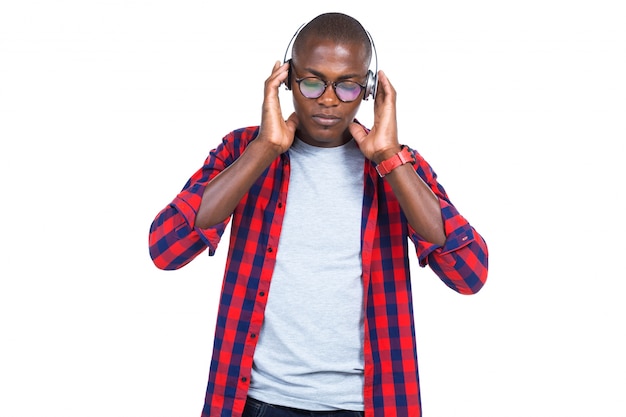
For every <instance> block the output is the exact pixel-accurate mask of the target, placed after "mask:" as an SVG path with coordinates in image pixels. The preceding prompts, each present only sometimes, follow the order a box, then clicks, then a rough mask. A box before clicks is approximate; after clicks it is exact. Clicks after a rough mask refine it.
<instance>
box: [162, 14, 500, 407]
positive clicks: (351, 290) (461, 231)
mask: <svg viewBox="0 0 626 417" xmlns="http://www.w3.org/2000/svg"><path fill="white" fill-rule="evenodd" d="M372 46H373V43H372V40H371V38H370V36H369V34H368V33H367V32H366V31H365V29H364V28H363V27H362V26H361V24H360V23H359V22H358V21H356V20H355V19H353V18H351V17H349V16H346V15H344V14H340V13H327V14H323V15H320V16H318V17H316V18H315V19H313V20H312V21H311V22H309V23H308V24H307V25H306V26H304V27H303V28H302V29H301V30H300V31H299V32H298V33H297V37H296V38H295V41H294V42H293V48H292V58H291V59H290V60H288V61H287V62H284V63H282V64H281V63H280V62H277V63H276V64H275V65H274V68H273V69H272V73H271V75H270V76H269V78H268V79H267V80H266V82H265V97H264V101H263V108H262V114H261V124H260V126H258V127H249V128H243V129H239V130H235V131H233V132H231V133H229V134H228V135H227V136H226V137H224V139H223V140H222V143H221V144H220V145H219V146H217V147H216V148H215V149H214V150H213V151H211V153H210V154H209V156H208V157H207V159H206V161H205V163H204V165H203V166H202V168H200V169H199V170H198V171H197V172H196V173H195V174H194V175H193V176H192V177H191V178H190V179H189V180H188V182H187V183H186V185H185V186H184V188H183V190H182V191H181V192H180V193H179V194H178V195H177V196H176V197H175V198H174V200H173V201H172V202H171V203H170V204H169V205H168V206H167V207H165V208H164V209H163V210H162V211H161V212H160V213H159V214H158V215H157V216H156V218H155V219H154V221H153V223H152V226H151V229H150V254H151V256H152V259H153V261H154V263H155V265H156V266H157V267H159V268H162V269H178V268H181V267H182V266H184V265H186V264H187V263H188V262H190V261H191V260H192V259H194V258H195V257H196V256H197V255H198V254H200V253H201V252H203V251H204V250H206V249H207V248H208V251H209V254H210V255H212V254H213V253H214V252H215V250H216V247H217V244H218V242H219V241H220V238H221V236H222V233H223V232H224V230H225V227H226V224H227V222H229V221H232V227H231V240H230V248H229V253H228V258H227V264H226V272H225V275H224V282H223V287H222V294H221V299H220V306H219V311H218V319H217V325H216V333H215V341H214V350H213V359H212V362H211V370H210V376H209V382H208V387H207V395H206V400H205V406H204V410H203V413H202V416H203V417H208V416H211V417H216V416H240V415H242V413H243V415H244V416H256V415H263V416H269V417H271V416H287V415H289V416H295V415H312V413H314V414H315V415H324V416H326V415H328V416H331V415H332V416H334V415H337V416H344V415H345V416H348V415H365V416H381V417H382V416H385V417H389V416H419V415H421V406H420V390H419V383H418V369H417V357H416V350H415V338H414V322H413V311H412V295H411V287H410V276H409V260H408V256H409V255H408V252H409V247H408V241H409V240H410V241H412V242H413V244H414V246H415V249H416V252H417V257H418V259H419V262H420V265H421V266H426V265H429V266H430V268H431V269H432V270H433V271H434V272H435V273H436V274H437V275H438V276H439V277H440V278H441V279H442V280H443V282H444V283H445V284H447V285H448V286H449V287H451V288H452V289H453V290H455V291H458V292H460V293H463V294H471V293H475V292H477V291H478V290H479V289H480V288H481V287H482V286H483V284H484V283H485V280H486V278H487V258H488V253H487V246H486V244H485V241H484V240H483V238H482V237H481V236H480V235H479V234H478V233H477V232H476V230H474V228H473V227H472V226H471V225H470V224H469V223H468V222H467V221H466V220H465V219H464V218H463V217H462V216H461V215H460V214H459V213H458V211H457V210H456V209H455V207H454V206H453V205H452V204H451V202H450V199H449V198H448V196H447V194H446V192H445V190H444V188H443V187H442V186H441V185H440V184H439V183H438V182H437V179H436V175H435V173H434V172H433V170H432V169H431V167H430V165H429V164H428V163H427V162H426V161H425V160H424V159H423V158H422V157H421V156H420V155H419V154H418V153H417V152H416V151H415V150H412V149H410V148H408V147H406V146H403V145H401V144H400V142H399V138H398V132H397V125H396V92H395V90H394V88H393V86H392V85H391V83H390V82H389V79H388V78H387V76H386V75H385V74H384V73H383V72H382V71H378V73H377V74H374V73H373V72H371V71H368V69H369V63H370V61H371V59H372V55H373V53H375V51H373V48H372ZM282 83H285V84H286V85H287V86H288V88H290V89H291V90H292V91H293V103H294V109H295V112H294V113H293V114H291V115H290V116H289V117H288V119H287V120H284V118H283V115H282V112H281V108H280V103H279V100H278V88H279V87H280V85H281V84H282ZM375 87H377V88H375ZM370 95H375V102H374V112H375V117H374V125H373V126H372V127H371V129H367V128H366V127H364V126H362V125H361V124H359V123H358V122H357V121H356V119H355V116H356V114H357V111H358V109H359V106H360V103H361V100H362V99H366V98H368V96H370ZM244 409H245V410H244Z"/></svg>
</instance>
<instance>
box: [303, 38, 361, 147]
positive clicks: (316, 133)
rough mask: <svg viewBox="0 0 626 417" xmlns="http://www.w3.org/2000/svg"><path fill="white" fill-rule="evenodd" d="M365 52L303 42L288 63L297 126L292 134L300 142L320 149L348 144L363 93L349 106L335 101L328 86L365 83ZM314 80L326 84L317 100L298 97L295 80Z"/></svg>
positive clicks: (357, 47)
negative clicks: (349, 82)
mask: <svg viewBox="0 0 626 417" xmlns="http://www.w3.org/2000/svg"><path fill="white" fill-rule="evenodd" d="M367 53H368V51H367V49H366V48H365V47H364V46H363V45H360V44H354V43H348V44H346V43H342V44H338V43H336V42H333V41H329V40H317V39H311V40H309V41H307V42H306V43H305V44H304V45H303V47H302V48H301V49H300V51H299V52H298V53H297V55H295V56H294V57H293V60H292V68H291V69H292V79H291V88H292V91H293V104H294V109H295V111H296V113H297V115H298V120H299V121H300V124H299V125H298V128H297V131H296V134H297V136H298V137H299V138H300V139H301V140H302V141H304V142H306V143H308V144H310V145H313V146H320V147H333V146H339V145H342V144H344V143H346V142H347V141H348V140H350V138H351V135H350V132H349V131H348V126H349V125H350V123H352V121H353V120H354V117H355V116H356V113H357V111H358V110H359V106H360V105H361V102H362V100H363V91H362V92H361V94H359V96H358V98H357V99H356V100H354V101H352V102H348V103H345V102H342V101H341V100H339V98H337V95H336V94H335V91H334V89H333V86H332V84H331V83H332V82H339V81H356V82H358V83H359V84H362V85H364V84H365V81H366V79H367V70H368V61H367ZM304 77H317V78H320V79H321V80H323V81H327V82H328V85H327V87H326V90H325V91H324V93H323V94H322V95H321V96H320V97H318V98H314V99H311V98H306V97H304V96H303V95H302V93H301V91H300V88H299V86H298V83H297V82H296V79H301V78H304Z"/></svg>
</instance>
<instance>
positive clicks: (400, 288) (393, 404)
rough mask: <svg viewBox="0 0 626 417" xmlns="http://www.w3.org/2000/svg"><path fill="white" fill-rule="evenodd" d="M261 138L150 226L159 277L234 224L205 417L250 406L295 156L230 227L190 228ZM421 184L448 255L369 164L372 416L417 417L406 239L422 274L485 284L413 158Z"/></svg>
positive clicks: (465, 239) (472, 244) (285, 157)
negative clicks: (434, 208) (436, 208)
mask: <svg viewBox="0 0 626 417" xmlns="http://www.w3.org/2000/svg"><path fill="white" fill-rule="evenodd" d="M257 132H258V127H248V128H243V129H239V130H236V131H234V132H231V133H230V134H228V135H227V136H226V137H224V139H223V141H222V143H221V144H220V145H219V146H218V147H217V148H216V149H214V150H213V151H211V153H210V154H209V156H208V157H207V159H206V161H205V163H204V165H203V166H202V168H200V169H199V170H198V171H197V172H196V173H195V174H194V175H193V176H192V177H191V178H190V179H189V180H188V182H187V183H186V184H185V186H184V188H183V189H182V191H181V192H180V193H179V194H178V195H177V196H176V198H174V200H173V201H172V202H171V203H170V204H169V205H168V206H167V207H165V208H164V209H163V210H162V211H161V212H160V213H159V214H158V215H157V216H156V218H155V219H154V221H153V223H152V225H151V228H150V236H149V244H150V255H151V257H152V260H153V261H154V264H155V265H156V266H157V267H158V268H161V269H167V270H171V269H178V268H181V267H183V266H184V265H186V264H187V263H189V262H190V261H191V260H192V259H194V258H195V257H196V256H197V255H198V254H200V253H202V252H203V251H205V250H206V249H207V248H208V252H209V255H213V254H214V253H215V250H216V248H217V245H218V242H219V241H220V238H221V236H222V234H223V233H224V230H225V228H226V225H227V223H228V221H230V220H231V218H232V225H231V231H230V248H229V253H228V258H227V262H226V271H225V274H224V281H223V286H222V294H221V297H220V305H219V310H218V317H217V324H216V330H215V337H214V347H213V357H212V361H211V367H210V375H209V382H208V386H207V393H206V399H205V405H204V409H203V412H202V416H203V417H209V416H210V417H218V416H221V417H226V416H228V417H233V416H234V417H239V416H240V415H241V413H242V411H243V408H244V404H245V402H246V397H247V392H248V387H249V384H250V374H251V368H252V361H253V358H254V349H255V346H256V342H257V340H258V337H257V336H258V335H259V333H260V331H261V325H262V323H263V315H264V309H265V305H266V303H267V296H268V293H269V291H270V283H271V280H272V274H273V271H274V265H275V262H276V251H277V248H278V240H279V238H280V234H281V225H282V221H283V216H284V213H285V202H286V201H287V190H288V187H289V172H290V165H289V153H288V152H286V153H284V154H282V155H281V156H280V157H278V158H276V160H274V161H273V162H272V164H271V165H270V166H269V167H268V168H267V169H266V170H265V172H264V173H263V174H262V175H261V176H260V177H259V178H258V180H257V181H256V182H255V183H254V185H253V186H252V188H251V189H250V191H249V192H248V193H247V194H246V195H245V196H244V197H243V199H242V200H241V202H240V203H239V205H238V206H237V208H236V209H235V211H234V213H233V215H232V217H231V218H229V219H227V220H225V221H224V222H223V223H222V224H219V225H217V226H215V227H211V228H208V229H200V228H197V227H195V226H194V221H195V217H196V213H197V211H198V208H199V206H200V202H201V201H202V194H203V191H204V189H205V186H206V184H207V183H208V182H209V181H210V180H211V179H212V178H214V177H215V176H216V175H218V174H219V173H220V172H221V171H223V170H224V169H225V168H226V167H228V166H229V165H230V164H232V163H233V162H234V161H235V160H236V159H237V158H238V157H239V155H241V153H242V152H243V151H244V149H245V148H246V146H247V145H248V143H250V141H252V140H253V139H254V138H255V137H256V135H257ZM411 151H412V152H413V153H414V155H415V158H416V161H417V162H416V163H415V169H416V171H417V173H418V175H419V176H420V177H421V178H422V179H423V180H424V181H425V182H426V183H427V184H428V185H429V186H430V188H431V189H432V190H433V191H434V192H435V194H436V195H437V197H439V201H440V205H441V214H442V217H443V220H444V227H445V233H446V236H447V239H446V242H445V244H444V246H443V247H441V246H439V245H434V244H432V243H429V242H426V241H424V240H423V239H422V238H421V237H420V236H419V235H418V234H417V233H416V232H415V231H414V230H413V229H412V228H411V226H410V225H409V224H408V223H407V220H406V218H405V217H404V215H403V213H402V210H401V209H400V205H399V203H398V201H397V200H396V197H395V195H394V193H393V191H392V190H391V187H390V186H389V185H388V184H387V182H386V181H385V180H384V179H383V178H380V177H379V175H378V174H377V172H376V170H375V166H374V164H373V163H372V162H370V161H367V160H366V162H365V164H364V167H363V169H364V173H365V180H364V198H363V212H362V213H363V214H362V220H361V225H362V227H361V228H362V234H361V245H362V246H361V249H362V263H363V265H362V266H363V288H364V297H365V298H364V301H365V324H364V326H365V328H364V332H365V340H364V344H363V346H364V348H363V349H364V352H363V354H364V360H365V368H364V374H365V375H364V376H365V379H364V381H365V383H364V401H365V416H366V417H374V416H376V417H383V416H384V417H390V416H394V417H395V416H421V405H420V388H419V380H418V367H417V354H416V343H415V335H414V334H415V332H414V320H413V307H412V295H411V282H410V272H409V260H408V252H409V248H408V240H409V239H410V240H411V241H412V242H413V243H414V245H415V248H416V251H417V257H418V259H419V263H420V265H421V266H422V267H424V266H426V265H429V266H430V268H431V269H432V270H433V271H434V272H435V273H436V274H437V276H439V278H440V279H441V280H442V281H443V282H444V283H445V284H446V285H448V286H449V287H450V288H452V289H453V290H455V291H458V292H459V293H462V294H472V293H475V292H477V291H478V290H479V289H480V288H481V287H482V286H483V285H484V283H485V280H486V278H487V259H488V252H487V246H486V243H485V241H484V240H483V238H482V237H481V236H480V235H479V234H478V233H477V232H476V230H474V228H473V227H472V226H470V224H469V223H468V222H467V221H466V220H465V219H464V218H463V217H462V216H461V215H460V214H459V213H458V211H457V210H456V208H455V207H454V206H453V205H452V204H451V202H450V200H449V199H448V196H447V194H446V192H445V190H444V189H443V187H442V186H441V185H440V184H439V183H438V182H437V179H436V178H437V177H436V175H435V173H434V171H433V170H432V169H431V167H430V165H429V164H428V163H427V162H426V161H425V160H424V159H423V158H422V157H421V156H420V155H419V154H418V153H417V152H416V151H414V150H411Z"/></svg>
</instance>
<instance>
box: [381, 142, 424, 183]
mask: <svg viewBox="0 0 626 417" xmlns="http://www.w3.org/2000/svg"><path fill="white" fill-rule="evenodd" d="M408 163H411V164H414V163H415V158H414V156H413V153H411V151H410V150H409V148H408V146H406V145H402V150H401V151H400V152H398V153H397V154H395V155H394V156H392V157H391V158H389V159H385V160H384V161H382V162H381V163H380V164H378V165H376V171H377V172H378V175H380V176H381V177H384V176H385V175H387V174H389V173H390V172H391V171H393V170H394V169H396V168H398V167H399V166H402V165H404V164H408Z"/></svg>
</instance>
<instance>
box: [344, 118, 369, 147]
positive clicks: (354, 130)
mask: <svg viewBox="0 0 626 417" xmlns="http://www.w3.org/2000/svg"><path fill="white" fill-rule="evenodd" d="M348 129H350V134H351V135H352V137H353V138H354V140H355V141H356V142H357V143H362V142H363V140H365V138H366V137H367V131H366V130H365V128H364V127H363V126H361V125H360V124H358V123H355V122H352V123H350V126H348Z"/></svg>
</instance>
